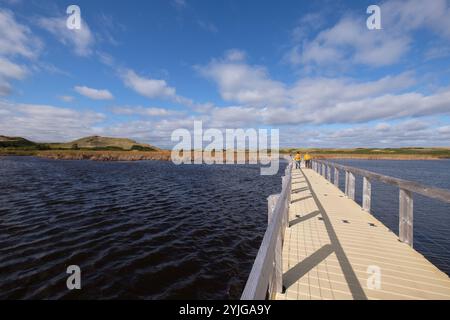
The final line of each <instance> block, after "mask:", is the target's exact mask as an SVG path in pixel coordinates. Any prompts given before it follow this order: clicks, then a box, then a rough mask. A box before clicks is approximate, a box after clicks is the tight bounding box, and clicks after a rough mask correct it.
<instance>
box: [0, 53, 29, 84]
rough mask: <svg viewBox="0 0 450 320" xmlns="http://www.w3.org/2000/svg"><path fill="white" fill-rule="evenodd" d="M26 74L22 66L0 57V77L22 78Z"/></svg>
mask: <svg viewBox="0 0 450 320" xmlns="http://www.w3.org/2000/svg"><path fill="white" fill-rule="evenodd" d="M26 74H27V70H26V68H25V67H24V66H20V65H17V64H15V63H13V62H11V61H9V60H7V59H5V58H2V57H0V78H9V79H23V78H24V77H25V75H26Z"/></svg>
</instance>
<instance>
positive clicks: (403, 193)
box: [312, 160, 450, 247]
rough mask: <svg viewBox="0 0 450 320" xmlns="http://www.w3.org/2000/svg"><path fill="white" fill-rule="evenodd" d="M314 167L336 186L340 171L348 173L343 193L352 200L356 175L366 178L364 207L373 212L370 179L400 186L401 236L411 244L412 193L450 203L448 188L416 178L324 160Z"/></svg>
mask: <svg viewBox="0 0 450 320" xmlns="http://www.w3.org/2000/svg"><path fill="white" fill-rule="evenodd" d="M312 169H313V170H315V171H316V172H317V173H319V174H321V175H322V176H324V177H325V178H326V179H327V180H329V181H330V182H333V183H334V185H335V186H336V187H339V171H343V172H345V188H344V192H345V194H346V195H347V197H349V198H350V199H352V200H355V180H356V179H355V175H358V176H361V177H362V178H363V190H362V207H363V209H364V210H365V211H367V212H370V208H371V197H372V187H371V181H373V180H377V181H380V182H383V183H385V184H389V185H393V186H397V187H398V188H399V239H400V241H402V242H405V243H407V244H409V245H410V246H411V247H412V246H413V239H414V234H413V229H414V220H413V204H414V201H413V193H417V194H420V195H423V196H426V197H428V198H433V199H437V200H440V201H443V202H447V203H450V191H449V190H445V189H440V188H433V187H428V186H425V185H422V184H420V183H417V182H413V181H408V180H403V179H398V178H393V177H390V176H385V175H382V174H379V173H374V172H371V171H367V170H363V169H359V168H354V167H350V166H345V165H341V164H337V163H334V162H329V161H324V160H313V161H312ZM332 170H334V179H332V175H331V172H332Z"/></svg>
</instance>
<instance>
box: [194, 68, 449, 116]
mask: <svg viewBox="0 0 450 320" xmlns="http://www.w3.org/2000/svg"><path fill="white" fill-rule="evenodd" d="M197 69H198V70H199V71H200V73H201V74H202V75H204V76H205V77H207V78H210V79H213V80H214V81H215V82H216V83H217V86H218V88H219V92H220V94H221V95H222V97H223V98H224V99H225V100H227V101H229V102H233V103H238V104H240V105H237V106H234V107H226V108H213V109H211V110H209V111H208V112H209V114H210V115H211V116H212V118H213V120H214V121H217V122H219V121H224V120H229V121H230V122H231V121H232V120H234V121H239V122H240V123H242V122H243V121H248V122H250V123H260V124H276V125H283V124H294V123H315V124H323V123H361V122H366V121H373V120H381V119H399V118H405V117H418V116H423V115H432V114H447V113H450V102H449V101H450V99H449V98H450V91H449V90H441V91H440V92H435V93H431V94H423V93H420V92H415V91H413V90H411V87H412V86H413V85H414V84H415V83H416V81H415V78H414V75H413V73H410V72H406V73H402V74H399V75H396V76H386V77H383V78H380V79H378V80H374V81H366V82H362V81H357V80H355V79H351V78H323V77H315V78H304V79H301V80H299V81H298V82H296V83H294V84H293V85H286V84H284V83H282V82H279V81H274V80H272V79H271V78H270V76H269V74H268V73H267V72H266V70H265V69H264V68H262V67H260V66H252V65H248V64H246V63H245V62H243V61H239V62H232V61H229V59H221V60H213V61H212V62H210V63H209V64H207V65H206V66H201V67H197ZM220 119H222V120H220Z"/></svg>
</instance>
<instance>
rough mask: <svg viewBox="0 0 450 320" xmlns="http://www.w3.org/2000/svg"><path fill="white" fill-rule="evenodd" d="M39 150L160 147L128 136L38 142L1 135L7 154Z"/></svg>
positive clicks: (147, 148)
mask: <svg viewBox="0 0 450 320" xmlns="http://www.w3.org/2000/svg"><path fill="white" fill-rule="evenodd" d="M38 150H89V151H92V150H100V151H101V150H111V151H132V150H133V151H134V150H137V151H158V150H160V149H159V148H157V147H155V146H152V145H149V144H145V143H138V142H136V141H134V140H131V139H126V138H110V137H100V136H91V137H86V138H81V139H78V140H74V141H71V142H65V143H37V142H33V141H30V140H27V139H25V138H21V137H7V136H0V151H3V153H6V154H14V153H15V152H18V153H20V152H32V151H38Z"/></svg>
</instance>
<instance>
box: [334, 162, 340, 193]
mask: <svg viewBox="0 0 450 320" xmlns="http://www.w3.org/2000/svg"><path fill="white" fill-rule="evenodd" d="M334 185H335V186H336V187H338V188H339V169H338V168H336V167H334Z"/></svg>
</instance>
